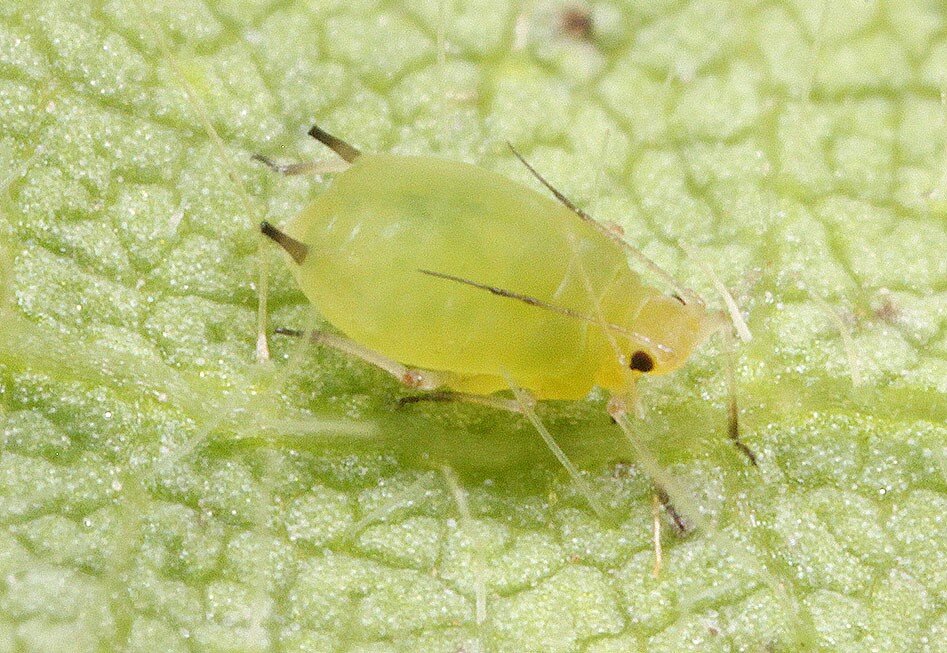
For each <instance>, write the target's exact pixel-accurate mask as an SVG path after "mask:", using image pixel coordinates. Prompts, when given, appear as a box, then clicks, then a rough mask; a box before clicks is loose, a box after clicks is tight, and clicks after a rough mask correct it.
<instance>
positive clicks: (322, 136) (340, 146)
mask: <svg viewBox="0 0 947 653" xmlns="http://www.w3.org/2000/svg"><path fill="white" fill-rule="evenodd" d="M309 135H310V136H312V137H313V138H314V139H316V140H317V141H319V142H320V143H322V144H323V145H325V146H326V147H328V148H329V149H330V150H332V151H333V152H335V153H336V154H338V155H339V156H340V157H342V158H343V159H344V160H345V161H347V162H349V163H352V162H353V161H355V159H357V158H358V157H360V156H361V155H362V153H361V151H360V150H359V149H358V148H356V147H354V146H352V145H349V144H348V143H346V142H345V141H343V140H342V139H341V138H339V137H338V136H333V135H332V134H330V133H329V132H327V131H325V130H323V129H322V128H321V127H319V125H313V126H312V128H311V129H310V130H309Z"/></svg>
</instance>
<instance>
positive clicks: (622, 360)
mask: <svg viewBox="0 0 947 653" xmlns="http://www.w3.org/2000/svg"><path fill="white" fill-rule="evenodd" d="M569 247H571V248H572V256H573V260H574V261H575V263H576V266H577V267H578V269H579V274H580V275H581V276H582V285H583V286H584V287H585V293H586V295H587V296H588V298H589V301H590V302H591V303H592V308H593V309H594V310H595V322H596V324H598V327H599V328H600V329H601V330H602V333H603V334H605V339H606V340H608V346H609V347H611V348H612V353H613V354H615V360H616V361H618V365H619V366H620V367H625V366H626V365H628V357H627V356H625V354H624V352H622V350H621V348H620V347H619V346H618V343H617V342H616V341H615V336H614V335H613V334H612V331H611V330H610V329H609V328H608V322H606V321H605V314H604V313H603V312H602V302H601V301H599V298H598V297H597V296H596V295H595V290H594V289H593V288H592V282H591V280H590V279H589V275H588V272H587V271H586V269H585V264H584V263H583V262H582V259H581V258H579V256H578V253H577V250H576V245H575V237H574V236H573V235H572V234H569Z"/></svg>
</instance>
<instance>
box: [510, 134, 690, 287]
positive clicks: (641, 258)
mask: <svg viewBox="0 0 947 653" xmlns="http://www.w3.org/2000/svg"><path fill="white" fill-rule="evenodd" d="M506 145H507V147H509V148H510V151H511V152H513V155H514V156H515V157H516V158H517V159H519V160H520V163H522V164H523V165H524V166H526V169H527V170H529V172H530V173H531V174H532V175H533V176H534V177H535V178H536V179H537V180H538V181H539V183H541V184H542V185H543V186H545V187H546V189H547V190H548V191H549V192H550V193H552V194H553V195H554V196H555V198H556V199H557V200H559V201H560V202H561V203H562V204H563V206H565V207H566V208H567V209H569V210H570V211H572V212H573V213H574V214H575V215H576V216H578V217H579V218H580V219H582V220H584V221H585V222H587V223H588V224H590V225H591V226H592V227H594V228H595V229H596V230H598V231H599V233H601V234H602V235H604V236H605V237H606V238H609V239H611V240H612V241H613V242H615V243H616V244H618V246H619V247H621V248H623V249H624V250H625V251H626V252H628V253H629V254H631V255H632V256H633V257H634V258H636V259H637V260H638V262H639V263H641V264H642V265H643V266H645V268H647V269H648V270H649V271H650V272H652V273H653V274H654V275H656V276H657V277H659V278H660V279H661V280H662V281H664V282H665V283H667V284H668V285H669V286H671V288H673V289H674V291H675V292H676V293H678V294H679V295H680V296H681V297H682V298H684V299H685V300H687V301H686V303H695V302H697V303H700V304H705V303H706V302H704V300H703V299H702V298H701V296H700V295H698V294H697V293H696V292H694V291H693V290H691V289H690V288H685V287H684V286H682V285H681V283H680V282H679V281H678V280H677V279H675V278H674V275H672V274H671V273H670V272H668V271H667V270H665V269H664V268H662V267H661V266H660V265H658V264H657V263H655V262H654V261H652V260H651V258H650V257H648V255H647V254H645V253H644V252H642V251H641V250H640V249H638V248H637V247H635V246H634V245H632V244H631V243H629V242H628V241H627V240H625V239H624V237H622V236H621V235H620V234H618V233H617V232H615V231H614V230H612V229H609V228H608V227H607V226H605V225H604V224H602V223H601V222H599V221H598V220H596V219H595V218H593V217H592V216H591V215H589V214H588V213H587V212H586V211H584V210H583V209H581V208H579V207H578V206H577V205H576V204H575V203H574V202H573V201H572V200H570V199H569V198H568V197H566V196H565V195H564V194H563V193H562V191H560V190H559V189H558V188H556V187H555V186H553V185H552V183H551V182H549V181H548V180H547V179H546V178H545V177H543V176H542V174H540V173H539V171H538V170H536V168H534V167H533V166H532V165H531V164H530V163H529V161H527V160H526V158H525V157H524V156H523V155H522V154H520V153H519V151H517V149H516V148H515V147H513V144H512V143H510V142H509V141H507V142H506Z"/></svg>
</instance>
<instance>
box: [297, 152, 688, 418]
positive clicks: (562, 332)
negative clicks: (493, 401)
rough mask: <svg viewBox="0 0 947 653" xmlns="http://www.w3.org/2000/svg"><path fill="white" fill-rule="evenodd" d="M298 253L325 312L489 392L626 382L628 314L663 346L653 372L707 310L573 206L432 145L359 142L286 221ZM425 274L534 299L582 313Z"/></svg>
mask: <svg viewBox="0 0 947 653" xmlns="http://www.w3.org/2000/svg"><path fill="white" fill-rule="evenodd" d="M287 232H288V233H289V234H290V235H291V236H293V237H294V238H296V239H298V240H300V241H302V242H303V243H305V244H306V245H307V246H308V248H309V252H308V256H307V257H306V259H305V261H304V263H303V264H302V265H300V266H295V265H294V266H293V267H294V270H295V274H296V277H297V279H298V281H299V284H300V287H301V288H302V290H303V292H304V293H305V294H306V296H307V297H308V298H309V300H310V301H312V302H313V304H315V305H316V306H317V307H318V309H319V311H320V312H321V313H322V315H323V316H324V317H325V319H326V320H327V321H328V322H329V323H331V324H332V325H333V326H334V327H336V328H337V329H339V330H340V331H341V332H342V333H344V334H345V335H347V336H348V337H349V338H351V339H353V340H355V341H356V342H358V343H360V344H361V345H364V346H366V347H368V348H370V349H372V350H374V351H376V352H378V353H380V354H383V355H385V356H387V357H389V358H392V359H394V360H396V361H399V362H401V363H404V364H406V365H410V366H414V367H419V368H423V369H428V370H436V371H442V372H448V373H449V374H448V379H449V381H448V383H447V386H448V387H449V388H451V389H454V390H459V391H465V392H473V393H480V394H487V393H490V392H494V391H496V390H499V389H505V388H507V387H508V382H507V379H508V378H511V379H512V380H513V381H515V383H517V384H518V385H519V386H520V387H523V388H525V389H528V390H530V391H532V392H533V394H534V395H535V396H536V397H537V398H540V399H578V398H582V397H584V396H585V395H586V394H587V393H588V392H589V390H590V389H591V388H592V386H594V385H599V386H603V387H606V388H608V389H611V390H612V391H616V392H618V391H622V390H624V389H627V388H629V387H630V385H631V384H633V383H634V380H635V378H637V376H639V375H640V373H639V372H634V371H632V370H629V369H628V368H627V362H626V361H627V356H626V358H625V359H624V360H623V359H622V357H621V356H619V355H618V353H619V352H618V351H616V347H617V348H618V349H619V350H620V353H621V354H623V355H627V354H630V353H631V351H632V350H635V349H638V348H640V342H639V343H637V344H636V343H633V342H630V341H629V339H628V338H627V337H622V336H621V335H615V334H611V337H609V335H608V334H606V333H605V330H603V329H602V327H601V322H603V321H604V322H607V323H613V324H616V325H623V326H625V327H627V328H629V329H633V330H635V331H637V332H639V333H641V334H644V335H646V336H647V337H649V338H652V339H654V340H655V341H657V342H661V343H662V344H665V345H666V351H660V352H659V351H652V352H651V353H652V354H653V355H654V356H655V359H656V361H657V366H656V369H655V370H654V371H655V372H659V371H667V370H669V369H672V368H674V367H676V366H677V365H679V364H680V362H682V361H683V359H684V358H686V357H687V355H688V354H689V353H690V350H691V348H692V347H693V345H694V344H695V343H696V340H697V339H698V335H697V333H698V332H699V331H700V318H701V315H700V314H699V313H697V312H695V311H694V310H688V309H689V307H684V306H682V305H681V304H680V302H679V301H677V300H674V299H671V298H668V297H665V296H663V295H662V294H661V293H659V292H658V291H657V290H656V289H654V288H652V287H650V286H647V285H644V284H643V283H642V282H641V280H640V279H639V277H638V275H637V274H636V273H635V272H633V271H632V270H631V269H630V268H629V266H628V262H627V259H626V257H625V255H624V253H623V251H622V250H621V249H620V248H619V247H618V246H617V245H616V244H615V243H614V242H612V241H611V240H610V239H609V238H608V237H607V236H605V235H603V234H602V233H601V232H600V231H598V230H597V229H595V228H594V227H593V226H591V225H589V224H587V223H585V222H583V221H581V220H579V219H578V218H577V216H576V215H575V214H573V213H572V212H571V211H570V210H569V209H567V208H566V207H564V206H562V205H561V204H559V203H557V202H556V201H555V200H553V199H550V198H547V197H545V196H544V195H541V194H539V193H538V192H536V191H533V190H531V189H529V188H527V187H525V186H522V185H520V184H517V183H515V182H512V181H510V180H508V179H506V178H504V177H502V176H500V175H497V174H495V173H492V172H489V171H487V170H483V169H481V168H477V167H475V166H471V165H467V164H462V163H458V162H454V161H448V160H444V159H438V158H433V157H418V156H397V155H386V154H377V155H376V154H371V155H369V154H363V155H362V156H360V157H359V158H358V159H356V160H355V162H354V164H353V165H352V166H351V167H350V168H349V169H348V170H346V171H345V172H343V173H341V174H340V175H338V176H337V177H336V179H335V180H334V181H333V183H332V185H331V186H330V188H329V189H328V190H327V191H326V192H324V193H323V194H322V195H320V196H319V197H318V198H317V199H316V200H315V201H314V202H313V203H312V204H311V205H310V206H308V207H307V208H306V209H305V210H304V211H303V212H302V213H301V214H300V215H299V216H298V217H297V218H296V219H295V220H294V221H293V222H292V223H291V224H290V225H289V227H288V228H287ZM419 270H431V271H434V272H440V273H445V274H450V275H454V276H457V277H463V278H464V279H468V280H471V281H474V282H477V283H481V284H486V285H490V286H495V287H498V288H503V289H506V290H509V291H513V292H516V293H520V294H522V295H528V296H530V297H534V298H536V299H538V300H540V301H542V302H546V303H548V304H552V305H555V306H557V307H562V308H566V309H570V310H572V311H575V312H577V313H580V314H582V315H585V316H591V317H593V318H594V320H595V321H598V323H596V322H595V321H593V322H590V321H588V320H582V319H576V318H574V317H568V316H565V315H561V314H558V313H556V312H555V311H552V310H547V309H544V308H541V307H537V306H532V305H528V304H526V303H523V302H521V301H517V300H514V299H509V298H505V297H498V296H496V295H494V294H491V293H489V292H486V291H484V290H482V289H478V288H474V287H471V286H469V285H464V284H462V283H457V282H453V281H450V280H445V279H441V278H435V277H431V276H427V275H425V274H422V273H421V272H420V271H419Z"/></svg>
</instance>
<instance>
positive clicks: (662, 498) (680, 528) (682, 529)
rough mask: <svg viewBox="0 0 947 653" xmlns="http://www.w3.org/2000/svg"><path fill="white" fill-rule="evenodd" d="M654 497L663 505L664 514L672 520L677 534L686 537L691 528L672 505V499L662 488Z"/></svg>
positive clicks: (655, 492) (657, 489) (656, 491)
mask: <svg viewBox="0 0 947 653" xmlns="http://www.w3.org/2000/svg"><path fill="white" fill-rule="evenodd" d="M654 497H655V498H656V499H657V500H658V501H659V502H660V503H661V507H663V508H664V512H666V513H667V514H668V517H670V518H671V522H673V524H674V527H675V528H676V529H677V532H678V533H680V534H681V535H686V534H687V531H688V530H690V528H689V527H688V525H687V522H685V521H684V518H683V517H681V513H679V512H678V511H677V509H676V508H675V507H674V504H673V503H671V498H670V497H669V496H668V495H667V492H665V491H664V490H662V489H661V488H656V489H655V491H654Z"/></svg>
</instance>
